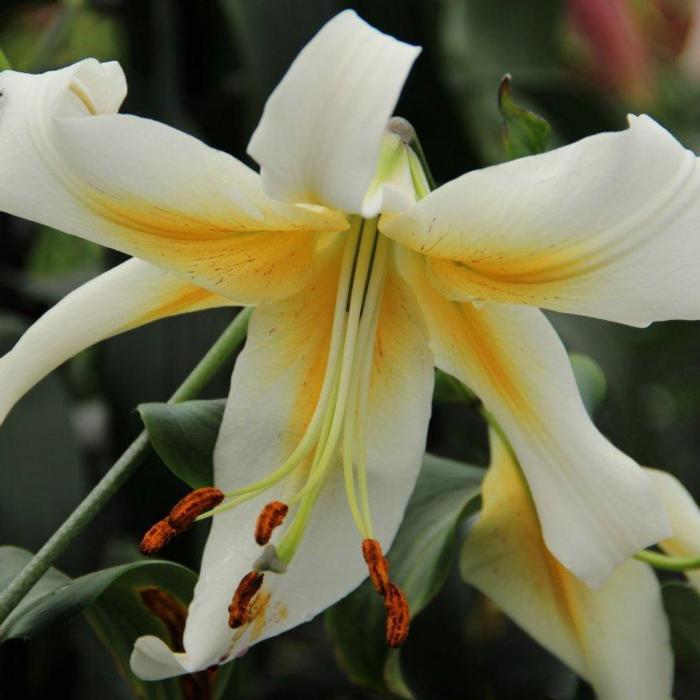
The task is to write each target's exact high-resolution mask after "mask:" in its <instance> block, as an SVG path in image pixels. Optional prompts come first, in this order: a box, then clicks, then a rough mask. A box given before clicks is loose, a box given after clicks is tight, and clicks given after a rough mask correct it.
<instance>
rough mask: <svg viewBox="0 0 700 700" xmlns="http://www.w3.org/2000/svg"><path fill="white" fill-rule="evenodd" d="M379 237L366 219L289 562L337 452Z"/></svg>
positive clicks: (283, 546)
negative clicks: (333, 386) (333, 388)
mask: <svg viewBox="0 0 700 700" xmlns="http://www.w3.org/2000/svg"><path fill="white" fill-rule="evenodd" d="M376 238H377V221H376V219H374V220H371V221H365V222H364V226H363V230H362V239H361V241H360V249H359V251H358V254H357V259H356V261H355V271H354V275H353V284H352V291H351V293H350V306H349V309H348V312H347V323H346V327H345V328H346V330H345V342H344V344H343V353H342V360H341V364H340V373H339V377H338V380H337V381H338V388H337V395H336V397H335V402H334V408H333V410H332V411H330V412H329V423H330V425H329V428H328V431H327V434H326V435H325V436H322V437H324V438H325V439H323V440H320V441H319V444H318V448H317V453H316V456H315V458H314V462H313V464H312V466H311V470H310V471H309V477H308V480H307V482H306V484H305V485H304V487H303V488H302V489H301V490H300V491H299V492H298V493H297V494H296V495H295V496H294V497H293V498H292V499H291V501H290V504H292V503H296V502H299V501H301V504H300V506H299V510H298V511H297V513H296V514H295V516H294V521H293V522H292V525H291V526H290V527H289V529H288V530H287V532H286V533H285V535H284V537H283V539H282V541H281V542H280V545H279V547H278V555H279V558H280V559H281V560H282V561H283V562H285V563H289V561H291V559H292V557H293V556H294V554H295V552H296V550H297V548H298V546H299V544H300V542H301V538H302V536H303V534H304V531H305V529H306V525H307V523H308V519H309V515H310V513H311V508H312V506H313V504H314V503H315V501H316V498H317V497H318V494H319V492H320V490H321V487H322V486H323V482H324V481H325V479H326V477H327V476H328V474H329V472H330V470H331V468H332V466H333V464H334V463H335V458H336V456H337V449H338V444H339V442H340V438H341V437H342V428H343V425H344V418H345V411H346V408H347V405H348V396H349V394H350V389H351V386H352V383H351V380H352V379H353V376H354V375H355V372H354V371H353V369H354V362H353V359H354V355H355V348H356V345H357V340H358V332H359V326H360V322H361V319H362V308H363V305H364V301H365V287H366V280H367V279H368V276H369V273H370V270H371V269H372V265H371V262H372V253H373V251H374V247H375V242H376Z"/></svg>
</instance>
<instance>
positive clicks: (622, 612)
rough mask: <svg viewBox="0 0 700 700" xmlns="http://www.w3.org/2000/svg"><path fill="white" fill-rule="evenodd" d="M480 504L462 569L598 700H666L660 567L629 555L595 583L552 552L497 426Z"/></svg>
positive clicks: (669, 672)
mask: <svg viewBox="0 0 700 700" xmlns="http://www.w3.org/2000/svg"><path fill="white" fill-rule="evenodd" d="M482 497H483V503H484V506H483V510H482V512H481V514H480V516H479V519H478V520H477V522H476V525H475V526H474V528H473V529H472V531H471V532H470V533H469V535H468V537H467V540H466V542H465V544H464V547H463V549H462V555H461V560H460V561H461V572H462V576H463V578H464V579H465V580H466V581H468V582H469V583H471V584H473V585H474V586H476V587H477V588H478V589H479V590H481V591H482V592H483V593H484V594H485V595H487V596H488V597H489V598H491V599H493V600H494V602H495V603H496V604H497V605H498V606H499V607H500V608H502V609H503V611H504V612H505V613H506V614H507V615H508V616H509V617H510V618H512V619H513V620H514V621H515V622H516V623H517V624H518V625H519V626H520V627H522V628H523V629H524V630H525V631H526V632H527V633H528V634H529V635H531V636H532V637H533V638H534V639H535V640H536V641H537V642H539V643H540V644H541V645H542V646H544V647H545V648H546V649H548V650H549V651H550V652H552V653H553V654H554V655H555V656H557V657H558V658H560V659H561V660H562V661H563V662H564V663H565V664H567V665H568V666H569V667H570V668H571V669H572V670H573V671H575V672H576V673H577V674H578V675H579V676H581V677H582V678H584V679H585V680H587V681H588V682H589V683H590V684H591V685H592V686H593V688H594V689H595V691H596V697H597V698H598V699H599V700H669V699H670V697H671V691H672V687H673V653H672V651H671V644H670V632H669V625H668V621H667V619H666V615H665V612H664V608H663V603H662V599H661V590H660V586H659V582H658V580H657V578H656V575H655V574H654V571H653V569H652V568H651V567H650V566H648V565H647V564H643V563H642V562H638V561H635V560H633V559H632V560H629V561H626V562H625V563H624V564H622V565H621V566H620V567H619V568H618V569H616V571H615V572H614V573H613V575H612V576H611V577H610V578H609V579H608V580H607V581H606V582H605V584H604V585H603V586H601V587H600V588H598V589H595V590H594V589H592V588H589V587H588V586H587V585H586V584H584V583H582V582H581V581H579V580H578V579H576V578H575V577H574V576H572V575H571V573H570V572H569V571H567V570H566V569H565V568H564V567H563V566H562V565H561V564H560V563H559V562H558V561H557V560H556V559H555V558H554V557H553V556H552V554H551V553H550V551H549V550H548V549H547V547H546V545H545V542H544V539H543V537H542V530H541V525H540V522H539V519H538V517H537V511H536V509H535V506H534V503H533V501H532V495H531V493H530V491H529V489H528V487H527V484H526V482H525V480H524V478H523V474H522V472H521V470H520V467H519V465H518V463H517V461H516V459H515V457H514V455H513V453H512V452H511V451H510V450H509V449H508V447H507V446H506V445H505V444H504V443H503V441H502V440H501V439H500V438H499V437H498V436H497V435H496V433H495V432H493V431H492V433H491V466H490V467H489V471H488V473H487V475H486V478H485V480H484V484H483V489H482Z"/></svg>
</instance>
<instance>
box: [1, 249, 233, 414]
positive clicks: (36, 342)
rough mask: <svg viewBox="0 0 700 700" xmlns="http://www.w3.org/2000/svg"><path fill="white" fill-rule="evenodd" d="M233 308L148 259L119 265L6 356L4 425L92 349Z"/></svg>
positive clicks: (63, 305)
mask: <svg viewBox="0 0 700 700" xmlns="http://www.w3.org/2000/svg"><path fill="white" fill-rule="evenodd" d="M231 304H232V302H231V301H229V300H228V299H227V298H226V297H221V296H217V295H216V294H212V293H211V292H209V291H207V290H206V289H202V288H201V287H197V286H195V285H193V284H190V283H188V282H183V281H182V280H181V279H178V278H177V277H173V276H172V275H170V274H168V273H166V272H163V271H162V270H160V269H159V268H157V267H155V266H154V265H150V264H149V263H146V262H143V261H142V260H129V261H127V262H125V263H122V264H121V265H118V266H117V267H115V268H113V269H111V270H110V271H109V272H105V273H104V274H102V275H100V276H99V277H96V278H95V279H93V280H91V281H90V282H87V283H86V284H84V285H82V286H81V287H79V288H78V289H76V290H75V291H73V292H71V293H70V294H68V295H67V296H65V297H64V298H63V299H62V300H61V301H60V302H59V303H58V304H56V305H55V306H53V307H52V308H51V309H49V310H48V311H47V312H46V313H45V314H44V315H43V316H42V317H41V318H40V319H39V320H38V321H37V322H36V323H34V324H33V325H32V326H31V327H30V328H29V330H27V332H26V333H25V334H24V335H23V336H22V337H21V338H20V339H19V340H18V341H17V343H16V344H15V346H14V347H13V348H12V350H10V352H8V353H7V354H6V355H4V356H3V357H0V387H1V389H0V423H1V422H2V421H3V420H4V419H5V416H6V415H7V413H8V412H9V411H10V409H11V408H12V407H13V406H14V404H15V403H16V402H17V401H18V400H19V399H20V398H21V397H22V396H23V395H24V394H25V393H26V392H27V391H29V389H31V388H32V387H33V386H34V385H35V384H36V383H37V382H38V381H39V380H41V379H42V378H43V377H45V376H46V375H47V374H48V373H49V372H51V371H52V370H54V369H56V367H58V366H59V365H60V364H62V363H63V362H65V361H66V360H68V359H69V358H71V357H73V355H76V354H78V353H79V352H80V351H81V350H84V349H85V348H87V347H89V346H90V345H94V344H95V343H98V342H99V341H100V340H104V339H105V338H109V337H110V336H113V335H117V334H119V333H123V332H125V331H128V330H131V329H132V328H136V327H137V326H142V325H144V324H146V323H150V322H151V321H156V320H157V319H159V318H165V317H166V316H174V315H177V314H183V313H189V312H191V311H199V310H202V309H209V308H213V307H216V306H230V305H231Z"/></svg>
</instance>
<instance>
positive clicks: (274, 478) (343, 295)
mask: <svg viewBox="0 0 700 700" xmlns="http://www.w3.org/2000/svg"><path fill="white" fill-rule="evenodd" d="M361 229H362V219H360V218H359V217H357V218H356V219H355V220H354V221H353V222H352V227H351V229H350V232H349V233H348V234H347V235H348V240H347V242H345V243H344V245H345V251H344V253H343V260H342V263H341V268H340V277H339V280H338V290H337V293H336V300H335V314H334V317H333V329H332V332H331V342H330V348H329V351H328V364H327V367H326V375H325V377H324V381H323V385H322V387H321V393H320V395H319V398H318V402H317V403H316V408H315V410H314V413H313V416H312V418H311V421H310V422H309V425H308V427H307V429H306V432H305V433H304V436H303V437H302V439H301V440H300V441H299V443H298V444H297V446H296V447H295V448H294V450H293V451H292V454H290V455H289V457H287V459H286V460H285V461H284V463H283V464H282V465H280V466H279V467H278V468H277V469H275V470H274V471H273V472H271V473H270V474H268V475H267V476H266V477H265V478H263V479H260V480H259V481H256V482H254V483H252V484H248V485H247V486H243V487H241V488H238V489H234V490H233V491H229V492H227V493H226V494H225V495H226V497H227V499H228V498H230V499H231V500H227V501H226V502H225V503H222V504H221V505H220V506H218V507H217V508H213V509H212V510H210V511H207V512H206V513H203V514H202V515H200V516H199V517H198V518H197V520H204V519H205V518H210V517H212V516H213V515H216V514H217V513H223V512H224V511H227V510H230V509H231V508H235V507H236V506H238V505H240V504H241V503H245V502H246V501H248V500H250V499H251V498H254V497H255V496H257V495H258V494H260V493H262V492H263V491H266V490H267V489H269V488H270V487H272V486H274V485H275V484H277V483H279V482H280V481H281V480H282V479H284V478H285V477H286V476H288V475H289V474H290V473H291V472H293V471H294V469H296V468H297V467H298V466H299V464H300V463H301V461H302V460H303V459H304V458H305V457H306V455H307V454H308V453H309V452H310V451H311V449H312V448H313V446H314V444H315V442H316V440H317V438H318V435H319V432H320V430H321V422H322V420H323V419H324V418H325V414H326V412H327V411H326V409H327V407H328V405H329V404H330V403H331V402H332V392H333V390H334V385H335V379H336V377H335V375H336V369H337V367H338V360H339V355H340V353H339V349H340V347H341V344H342V343H343V340H344V338H345V317H346V313H345V300H346V299H347V297H348V294H349V291H350V285H351V283H352V273H353V267H354V262H355V253H356V251H357V245H358V240H359V236H360V232H361Z"/></svg>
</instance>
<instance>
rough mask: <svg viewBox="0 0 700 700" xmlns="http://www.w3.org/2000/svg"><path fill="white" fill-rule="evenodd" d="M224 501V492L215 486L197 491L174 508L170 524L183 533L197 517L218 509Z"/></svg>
mask: <svg viewBox="0 0 700 700" xmlns="http://www.w3.org/2000/svg"><path fill="white" fill-rule="evenodd" d="M223 500H224V494H223V492H221V491H219V489H215V488H214V487H213V486H205V487H204V488H201V489H196V490H195V491H192V493H188V494H187V495H186V496H185V497H184V498H183V499H181V500H180V501H178V502H177V503H176V504H175V505H174V506H173V508H172V510H171V511H170V514H169V515H168V522H169V523H170V525H171V526H172V527H173V528H174V529H175V530H177V531H178V532H182V531H183V530H186V529H187V528H188V527H190V525H192V523H193V522H194V521H195V518H196V517H197V516H199V515H201V514H202V513H206V512H207V511H208V510H211V509H212V508H216V506H218V505H219V503H221V501H223Z"/></svg>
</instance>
